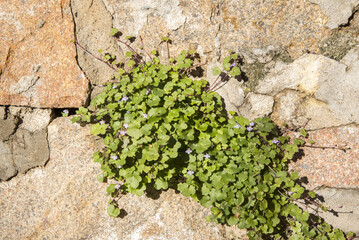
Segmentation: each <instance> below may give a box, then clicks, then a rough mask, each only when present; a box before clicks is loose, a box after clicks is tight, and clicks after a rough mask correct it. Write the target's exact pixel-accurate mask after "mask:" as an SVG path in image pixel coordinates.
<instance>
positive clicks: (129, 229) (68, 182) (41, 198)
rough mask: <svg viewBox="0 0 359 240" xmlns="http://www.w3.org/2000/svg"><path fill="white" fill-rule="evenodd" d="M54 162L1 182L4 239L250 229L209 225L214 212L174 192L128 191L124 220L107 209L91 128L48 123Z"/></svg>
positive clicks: (213, 235)
mask: <svg viewBox="0 0 359 240" xmlns="http://www.w3.org/2000/svg"><path fill="white" fill-rule="evenodd" d="M49 145H50V150H51V156H50V158H51V160H50V161H49V163H48V164H47V165H46V167H45V168H36V169H32V170H30V171H29V172H28V173H27V174H26V175H21V174H20V175H19V176H17V177H16V178H13V179H11V180H10V181H8V182H0V233H1V237H2V238H3V239H25V238H26V239H44V238H46V239H58V238H59V237H60V236H61V237H64V236H66V239H83V238H86V239H121V240H125V239H129V240H130V239H131V240H140V239H193V240H197V239H198V240H200V239H203V240H204V239H206V240H207V239H232V238H233V237H241V236H243V234H244V233H245V232H244V231H239V230H238V228H235V227H223V226H220V225H216V224H215V223H207V222H206V221H205V219H204V217H205V216H206V215H207V214H208V213H209V210H208V209H205V208H202V207H201V206H200V205H199V204H198V203H195V202H194V201H192V200H191V199H188V198H185V197H183V196H181V195H180V194H176V193H175V192H174V191H173V190H169V191H166V192H162V193H159V192H156V191H153V192H151V193H149V194H148V195H149V196H142V197H138V196H135V195H132V194H127V195H124V196H123V197H122V198H121V199H120V200H119V205H120V207H121V208H122V209H123V215H122V217H121V218H118V219H114V218H111V217H109V216H108V214H107V212H106V207H107V200H108V198H107V197H106V194H105V193H106V185H107V184H105V183H102V184H101V183H98V182H97V180H96V175H97V174H98V173H99V171H100V169H99V167H98V165H97V164H95V163H93V161H92V160H91V156H92V153H93V150H94V149H96V148H98V147H99V144H98V140H97V141H96V139H95V138H94V137H93V136H91V135H90V131H89V127H85V128H83V127H80V126H79V125H77V124H76V125H75V124H72V123H71V122H70V120H69V118H57V119H56V120H54V121H53V122H52V123H51V124H50V126H49Z"/></svg>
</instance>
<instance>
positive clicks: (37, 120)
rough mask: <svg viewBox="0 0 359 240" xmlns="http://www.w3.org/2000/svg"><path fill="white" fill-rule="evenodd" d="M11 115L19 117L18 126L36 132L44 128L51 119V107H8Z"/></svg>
mask: <svg viewBox="0 0 359 240" xmlns="http://www.w3.org/2000/svg"><path fill="white" fill-rule="evenodd" d="M9 111H10V113H11V114H12V115H14V116H17V117H18V118H21V119H22V121H21V124H20V125H19V127H20V128H22V129H26V130H28V131H30V132H32V133H33V132H36V131H41V130H44V129H46V127H47V125H48V124H49V123H50V121H51V119H52V110H51V109H39V108H26V107H13V106H11V107H10V108H9Z"/></svg>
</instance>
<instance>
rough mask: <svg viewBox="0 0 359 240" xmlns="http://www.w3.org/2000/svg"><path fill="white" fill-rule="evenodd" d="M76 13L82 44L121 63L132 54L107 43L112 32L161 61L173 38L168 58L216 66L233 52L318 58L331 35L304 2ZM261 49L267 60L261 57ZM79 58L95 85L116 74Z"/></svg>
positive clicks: (77, 6)
mask: <svg viewBox="0 0 359 240" xmlns="http://www.w3.org/2000/svg"><path fill="white" fill-rule="evenodd" d="M72 8H73V12H74V20H75V23H76V34H77V38H78V41H79V42H80V43H81V44H82V45H83V46H84V47H85V48H86V49H87V50H89V51H90V52H92V53H93V54H95V55H96V56H100V54H98V53H97V50H98V49H103V52H109V53H111V54H114V55H117V57H118V59H119V60H120V61H122V60H123V52H124V51H128V49H127V48H126V47H125V46H124V45H121V44H120V45H119V44H118V43H117V44H116V41H115V40H114V39H113V38H111V37H109V32H110V29H111V27H116V28H118V29H119V30H120V31H121V33H122V34H123V36H122V39H125V38H124V37H125V36H130V35H134V36H135V37H137V41H136V42H135V43H133V44H132V45H131V46H134V47H137V48H138V47H142V44H141V42H140V41H139V36H141V37H142V39H143V46H144V47H145V49H147V50H148V51H151V50H153V49H158V50H159V53H160V56H163V59H166V58H167V46H166V44H164V43H162V44H160V41H161V37H163V36H169V38H170V39H171V40H172V44H170V56H177V55H178V54H179V53H180V52H181V51H182V50H183V49H194V50H196V51H197V52H198V53H199V54H200V56H201V58H202V60H203V61H205V60H207V61H208V62H212V61H220V59H221V58H223V57H225V55H226V54H227V52H228V51H229V50H234V51H236V52H238V53H241V54H242V53H243V55H245V54H246V53H247V52H253V54H252V55H255V59H254V60H255V61H258V62H259V63H261V64H267V63H269V62H271V60H272V59H273V58H276V55H277V53H274V52H276V51H278V49H280V50H281V51H282V52H283V54H284V53H286V54H289V57H292V58H294V59H295V58H298V57H299V56H301V55H302V54H303V53H305V52H308V51H310V52H314V53H317V52H319V45H318V44H319V42H320V41H321V40H322V39H323V38H325V37H326V36H328V35H329V31H328V29H327V28H326V27H325V25H324V22H325V19H326V17H325V15H324V14H322V12H321V10H320V8H319V6H317V5H315V4H310V3H309V2H306V1H295V0H290V1H276V0H270V1H265V2H263V1H260V0H250V1H248V0H245V1H244V0H230V1H224V2H223V1H209V0H200V1H187V0H186V1H178V0H171V1H167V2H166V4H164V3H163V2H161V1H142V0H140V1H129V0H126V1H121V3H120V4H119V1H118V0H103V1H101V0H84V1H78V0H72ZM258 49H262V50H263V51H264V53H265V54H263V53H261V54H258ZM78 52H79V58H78V60H79V65H80V66H81V68H82V69H83V70H84V71H85V73H86V75H87V76H88V77H89V79H91V83H92V84H94V85H98V84H100V83H103V82H106V81H108V79H109V77H110V76H111V75H112V74H114V71H113V70H112V69H110V68H108V67H107V66H106V65H105V64H104V63H102V62H100V61H98V60H96V59H94V58H93V57H91V56H89V55H88V54H85V53H84V52H83V51H82V50H80V49H78ZM142 53H143V55H144V56H146V54H145V53H144V52H142ZM272 53H273V54H272ZM286 54H284V55H286ZM248 61H250V59H248ZM204 77H208V76H204Z"/></svg>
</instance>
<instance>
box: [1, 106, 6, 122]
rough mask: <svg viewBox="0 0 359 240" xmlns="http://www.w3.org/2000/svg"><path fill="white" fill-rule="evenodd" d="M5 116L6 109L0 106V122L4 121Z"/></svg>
mask: <svg viewBox="0 0 359 240" xmlns="http://www.w3.org/2000/svg"><path fill="white" fill-rule="evenodd" d="M5 116H6V108H5V107H1V106H0V120H4V119H5Z"/></svg>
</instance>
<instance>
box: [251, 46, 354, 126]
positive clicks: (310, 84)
mask: <svg viewBox="0 0 359 240" xmlns="http://www.w3.org/2000/svg"><path fill="white" fill-rule="evenodd" d="M358 75H359V50H358V48H354V49H352V50H351V51H349V52H348V54H347V55H346V56H345V57H344V58H343V59H342V61H341V62H337V61H335V60H333V59H330V58H327V57H324V56H321V55H314V54H307V55H303V56H302V57H300V58H299V59H297V60H296V61H294V62H293V63H291V64H280V63H278V64H277V65H276V67H275V68H274V69H272V71H271V72H270V73H269V74H268V75H267V76H266V78H265V79H264V80H263V81H262V82H261V83H260V84H259V86H258V87H257V88H256V90H255V92H257V93H261V94H268V95H271V96H274V97H275V98H276V105H275V109H274V112H273V115H272V116H273V119H274V120H275V121H276V123H277V124H279V125H281V124H282V123H287V124H289V125H290V126H301V125H302V124H303V123H305V122H307V121H308V120H309V119H311V120H310V121H309V122H308V124H307V125H306V128H307V129H318V128H323V127H333V126H341V125H346V124H350V123H359V113H358V108H359V81H358ZM302 126H303V125H302Z"/></svg>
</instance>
